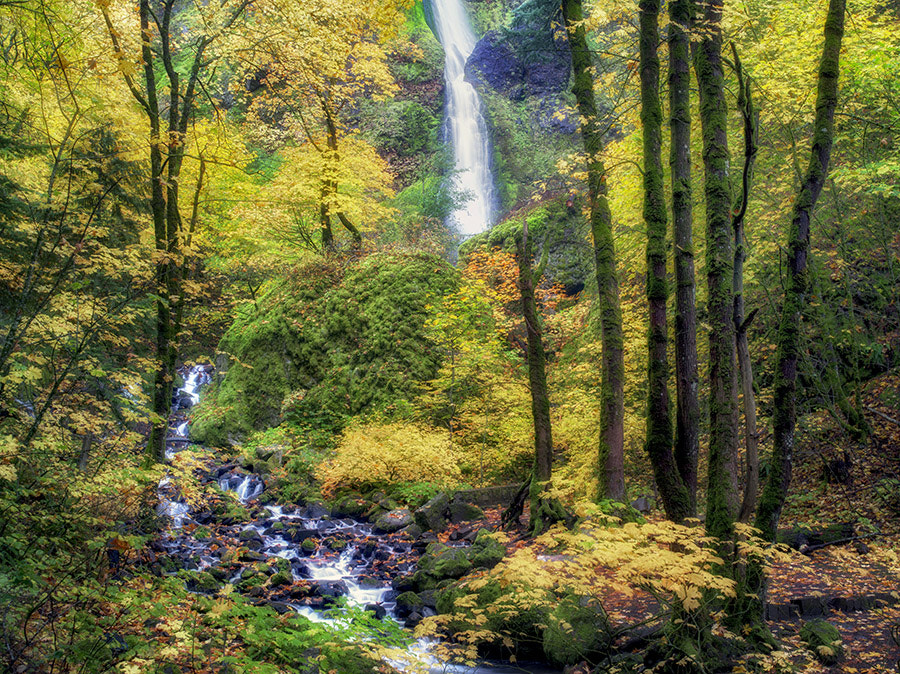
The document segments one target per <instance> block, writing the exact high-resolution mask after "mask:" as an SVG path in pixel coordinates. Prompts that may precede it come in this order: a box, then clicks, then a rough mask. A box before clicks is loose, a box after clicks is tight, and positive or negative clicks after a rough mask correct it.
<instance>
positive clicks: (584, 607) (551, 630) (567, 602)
mask: <svg viewBox="0 0 900 674" xmlns="http://www.w3.org/2000/svg"><path fill="white" fill-rule="evenodd" d="M609 641H610V633H609V625H608V624H607V619H606V613H605V612H604V611H603V608H602V607H601V606H600V605H599V604H598V603H597V602H596V601H593V600H589V599H588V598H587V597H577V596H575V595H568V594H567V595H564V596H563V597H561V598H560V599H559V601H558V602H557V604H556V606H555V607H554V608H553V610H552V611H551V612H550V615H549V616H548V618H547V625H546V627H545V628H544V632H543V646H544V653H545V654H546V656H547V659H548V660H549V661H550V662H552V663H554V664H556V665H560V666H562V665H572V664H575V663H576V662H579V661H581V660H585V659H591V656H592V655H593V654H596V653H598V652H600V651H601V650H602V649H603V647H604V646H606V645H607V644H608V642H609Z"/></svg>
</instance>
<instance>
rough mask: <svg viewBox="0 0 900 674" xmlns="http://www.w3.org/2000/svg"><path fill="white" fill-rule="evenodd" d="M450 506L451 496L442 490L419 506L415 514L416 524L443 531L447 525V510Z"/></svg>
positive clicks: (424, 527)
mask: <svg viewBox="0 0 900 674" xmlns="http://www.w3.org/2000/svg"><path fill="white" fill-rule="evenodd" d="M449 506H450V497H449V496H447V494H445V493H443V492H441V493H440V494H437V495H436V496H434V497H432V498H431V499H429V500H428V501H427V502H426V503H425V504H424V505H423V506H422V507H420V508H417V509H416V512H415V514H414V517H415V520H416V524H418V525H419V526H420V527H422V529H424V530H429V529H430V530H432V531H443V530H444V528H445V527H446V526H447V510H448V508H449Z"/></svg>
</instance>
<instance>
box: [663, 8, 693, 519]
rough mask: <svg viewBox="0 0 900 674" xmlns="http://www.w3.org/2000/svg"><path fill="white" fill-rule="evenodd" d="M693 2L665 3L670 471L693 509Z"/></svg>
mask: <svg viewBox="0 0 900 674" xmlns="http://www.w3.org/2000/svg"><path fill="white" fill-rule="evenodd" d="M693 12H694V7H693V2H692V0H671V1H670V3H669V107H670V125H671V132H672V136H671V149H670V154H669V166H670V168H671V174H672V178H671V179H672V229H673V239H674V241H675V256H674V257H675V288H676V289H675V393H676V401H677V402H676V406H675V419H676V421H675V457H674V463H675V468H676V470H675V471H670V472H669V474H670V475H675V474H676V473H677V475H678V476H680V478H681V482H682V483H683V485H684V488H685V490H686V491H687V494H688V499H689V500H690V515H692V516H693V515H696V512H697V457H698V455H699V448H700V397H699V389H700V377H699V375H698V374H697V309H696V289H695V288H696V286H695V281H694V232H693V201H692V199H693V197H692V196H691V193H692V190H691V90H690V85H691V70H690V40H689V38H688V31H689V30H690V26H691V17H692V15H693Z"/></svg>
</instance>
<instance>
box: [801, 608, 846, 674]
mask: <svg viewBox="0 0 900 674" xmlns="http://www.w3.org/2000/svg"><path fill="white" fill-rule="evenodd" d="M800 639H801V640H802V641H803V643H805V644H806V647H807V648H808V649H809V650H810V651H811V652H812V653H813V655H815V656H816V658H817V659H818V660H819V662H821V663H822V664H823V665H827V666H829V667H830V666H831V665H836V664H837V663H838V662H840V661H841V659H842V658H843V657H844V644H843V641H842V640H841V633H840V632H838V629H837V627H835V626H834V625H832V624H831V623H830V622H828V621H827V620H810V621H809V622H807V623H804V625H803V627H801V628H800Z"/></svg>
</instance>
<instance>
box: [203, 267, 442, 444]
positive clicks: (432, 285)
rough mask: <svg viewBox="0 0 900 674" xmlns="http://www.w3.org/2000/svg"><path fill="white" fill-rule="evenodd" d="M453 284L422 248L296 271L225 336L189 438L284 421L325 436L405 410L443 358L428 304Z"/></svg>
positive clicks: (237, 433)
mask: <svg viewBox="0 0 900 674" xmlns="http://www.w3.org/2000/svg"><path fill="white" fill-rule="evenodd" d="M457 284H458V272H457V271H456V270H455V269H454V268H453V267H451V266H450V265H449V264H448V263H446V262H445V261H443V260H441V259H440V258H438V257H436V256H433V255H426V254H409V255H400V254H375V255H370V256H368V257H366V258H364V259H362V260H361V261H358V262H354V263H351V264H349V265H348V266H346V267H339V266H338V265H337V264H331V263H326V262H317V263H315V264H310V265H307V266H305V267H302V268H300V269H297V270H294V272H293V273H292V274H291V275H290V278H287V279H285V280H283V281H282V282H281V284H280V285H278V286H277V287H275V288H274V289H273V290H272V291H270V292H269V293H268V294H267V295H266V296H265V297H263V298H262V299H261V300H260V302H259V307H258V308H257V307H255V306H249V307H247V308H245V309H244V310H243V311H242V312H241V313H240V314H239V315H238V317H237V319H236V320H235V322H234V324H233V325H232V326H231V328H229V330H228V331H227V332H226V334H225V336H224V337H223V338H222V341H221V342H220V344H219V349H220V351H222V352H224V353H226V354H229V356H230V366H229V367H228V369H227V372H226V373H225V376H224V379H223V380H222V381H220V382H219V383H218V384H217V385H215V386H214V387H213V388H212V389H211V391H210V392H209V393H208V394H207V396H206V398H205V399H204V401H203V402H202V403H201V404H200V406H199V407H198V408H197V410H196V411H195V413H194V415H193V426H192V433H193V435H194V436H195V437H196V438H197V439H198V440H201V441H202V442H206V443H209V444H220V445H221V444H224V443H226V442H227V441H228V439H229V438H234V437H241V436H246V435H248V434H250V433H251V432H252V431H254V430H257V429H263V428H266V427H269V426H275V425H278V424H279V423H280V422H281V421H282V420H286V421H288V422H290V423H293V424H294V425H296V426H299V427H300V428H301V429H312V428H315V429H317V430H318V432H319V433H320V437H322V435H321V434H327V435H326V436H325V437H330V435H331V434H332V433H334V432H336V431H338V430H340V429H341V428H342V427H343V425H344V423H345V422H346V420H347V419H348V418H349V417H350V416H353V415H357V414H360V413H362V412H375V411H388V412H389V411H392V410H393V411H396V410H399V409H405V408H406V407H407V406H408V401H409V400H410V399H411V398H412V397H413V396H414V395H415V393H416V391H417V388H418V385H419V383H420V382H422V381H428V380H430V379H432V378H434V376H435V375H436V373H437V368H438V366H439V364H440V351H439V350H438V349H435V348H433V346H432V345H431V343H430V342H429V340H428V339H427V337H426V336H425V330H424V329H423V326H424V323H425V320H426V318H427V315H428V312H427V310H426V307H427V306H428V305H429V303H431V302H433V301H434V300H435V298H436V297H438V296H440V295H442V294H444V293H446V292H449V291H452V290H454V289H455V288H456V287H457Z"/></svg>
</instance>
